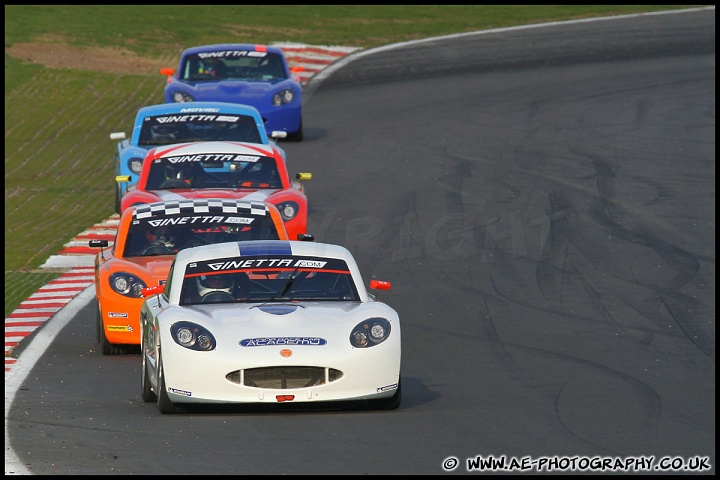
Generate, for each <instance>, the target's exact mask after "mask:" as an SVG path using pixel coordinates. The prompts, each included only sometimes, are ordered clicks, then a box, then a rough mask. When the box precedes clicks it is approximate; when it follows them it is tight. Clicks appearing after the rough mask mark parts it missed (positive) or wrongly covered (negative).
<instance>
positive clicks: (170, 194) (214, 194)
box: [154, 188, 277, 202]
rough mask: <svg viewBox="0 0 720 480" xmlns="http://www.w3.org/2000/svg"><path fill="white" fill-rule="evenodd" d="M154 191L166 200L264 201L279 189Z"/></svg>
mask: <svg viewBox="0 0 720 480" xmlns="http://www.w3.org/2000/svg"><path fill="white" fill-rule="evenodd" d="M154 192H155V193H156V194H157V196H158V197H160V199H161V200H162V201H164V202H166V201H168V200H180V199H183V198H242V199H245V200H257V201H260V202H264V201H266V199H267V198H268V197H269V196H270V195H272V194H273V193H275V192H277V190H275V189H262V190H255V189H231V188H228V189H224V188H199V189H194V190H193V189H187V190H155V191H154Z"/></svg>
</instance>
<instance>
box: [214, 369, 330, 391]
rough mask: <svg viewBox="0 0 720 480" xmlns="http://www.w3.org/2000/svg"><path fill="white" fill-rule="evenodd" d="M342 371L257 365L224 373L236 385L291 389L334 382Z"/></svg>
mask: <svg viewBox="0 0 720 480" xmlns="http://www.w3.org/2000/svg"><path fill="white" fill-rule="evenodd" d="M342 376H343V373H342V372H341V371H340V370H336V369H334V368H324V367H259V368H248V369H246V370H235V371H234V372H230V373H228V374H227V375H225V378H227V379H228V380H229V381H231V382H233V383H236V384H238V385H244V386H246V387H255V388H272V389H281V390H285V389H291V388H308V387H316V386H318V385H325V384H326V383H330V382H334V381H335V380H338V379H339V378H342Z"/></svg>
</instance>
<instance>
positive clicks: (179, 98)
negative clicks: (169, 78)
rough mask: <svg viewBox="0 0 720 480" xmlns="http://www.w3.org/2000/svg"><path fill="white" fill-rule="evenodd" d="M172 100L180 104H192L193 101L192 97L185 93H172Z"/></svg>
mask: <svg viewBox="0 0 720 480" xmlns="http://www.w3.org/2000/svg"><path fill="white" fill-rule="evenodd" d="M172 99H173V101H175V102H178V103H182V102H194V101H195V99H194V98H193V96H192V95H190V94H189V93H185V92H174V93H173V94H172Z"/></svg>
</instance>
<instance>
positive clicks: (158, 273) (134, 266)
mask: <svg viewBox="0 0 720 480" xmlns="http://www.w3.org/2000/svg"><path fill="white" fill-rule="evenodd" d="M174 258H175V255H156V256H151V257H127V258H118V257H115V258H113V259H112V260H111V262H112V266H111V269H112V271H113V272H122V271H126V272H129V273H135V274H137V275H139V276H140V277H141V278H142V279H143V280H144V281H145V283H146V284H147V286H148V287H151V286H153V285H159V283H153V282H150V281H149V279H151V278H153V279H157V280H165V279H166V278H167V276H168V272H169V271H170V265H172V262H173V259H174Z"/></svg>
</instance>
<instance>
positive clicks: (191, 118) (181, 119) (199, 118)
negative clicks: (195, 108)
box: [156, 115, 217, 123]
mask: <svg viewBox="0 0 720 480" xmlns="http://www.w3.org/2000/svg"><path fill="white" fill-rule="evenodd" d="M216 118H217V115H168V116H166V117H156V120H157V123H188V122H212V121H214V120H215V119H216Z"/></svg>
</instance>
